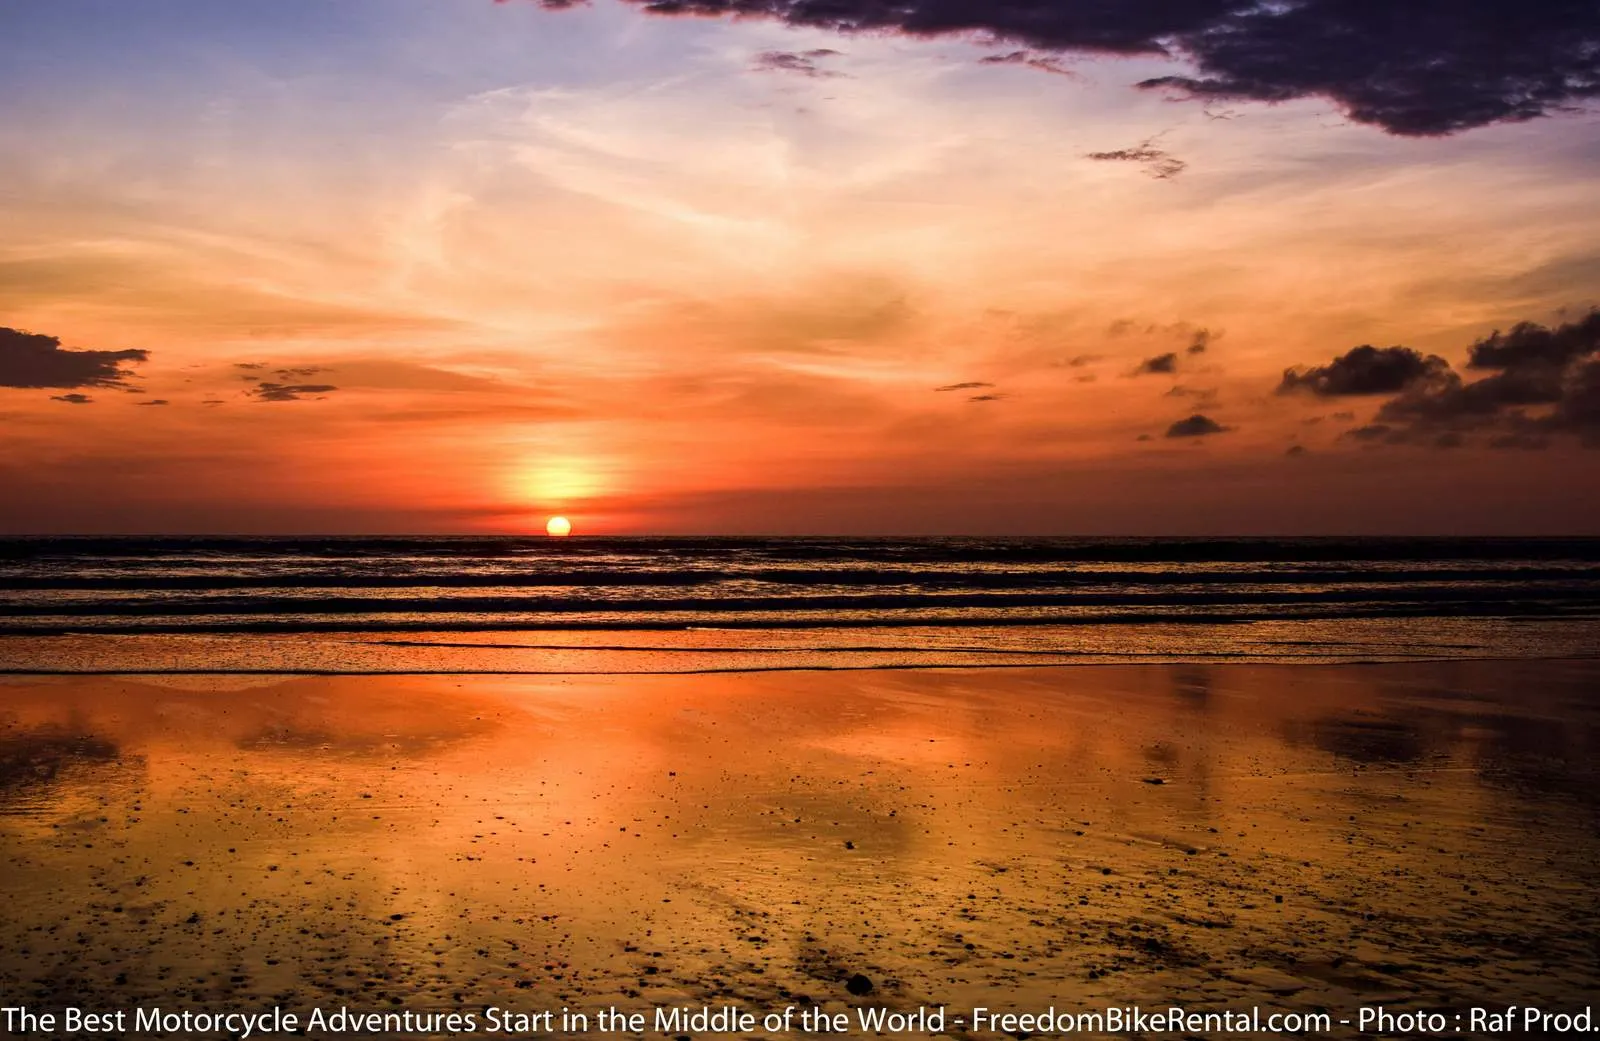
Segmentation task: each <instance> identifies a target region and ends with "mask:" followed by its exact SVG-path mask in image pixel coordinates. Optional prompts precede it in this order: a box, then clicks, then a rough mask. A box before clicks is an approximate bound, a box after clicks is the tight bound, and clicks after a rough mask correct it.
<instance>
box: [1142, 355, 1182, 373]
mask: <svg viewBox="0 0 1600 1041" xmlns="http://www.w3.org/2000/svg"><path fill="white" fill-rule="evenodd" d="M1177 371H1178V356H1177V355H1176V354H1174V353H1172V352H1170V351H1169V352H1168V353H1166V354H1158V355H1156V356H1155V357H1154V358H1146V359H1145V360H1144V361H1142V362H1140V363H1139V367H1138V368H1137V369H1134V370H1133V374H1134V375H1135V376H1147V375H1166V374H1168V373H1173V372H1177Z"/></svg>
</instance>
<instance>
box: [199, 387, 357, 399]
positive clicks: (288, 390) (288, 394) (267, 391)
mask: <svg viewBox="0 0 1600 1041" xmlns="http://www.w3.org/2000/svg"><path fill="white" fill-rule="evenodd" d="M338 389H339V388H338V387H334V386H330V385H329V384H326V383H288V384H286V383H263V384H261V385H260V386H259V387H254V388H252V389H251V390H250V391H249V394H250V395H251V396H253V397H254V398H255V399H256V400H258V401H304V400H305V396H306V395H308V394H316V395H322V394H331V393H333V392H334V391H336V390H338ZM207 404H210V402H207Z"/></svg>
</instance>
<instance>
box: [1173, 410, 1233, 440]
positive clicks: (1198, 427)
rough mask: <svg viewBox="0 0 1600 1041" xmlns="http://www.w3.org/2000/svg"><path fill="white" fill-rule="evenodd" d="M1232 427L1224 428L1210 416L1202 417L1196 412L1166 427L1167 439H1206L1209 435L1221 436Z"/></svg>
mask: <svg viewBox="0 0 1600 1041" xmlns="http://www.w3.org/2000/svg"><path fill="white" fill-rule="evenodd" d="M1232 429H1233V428H1232V427H1225V426H1223V425H1222V424H1220V423H1218V422H1217V421H1216V420H1214V419H1212V418H1211V417H1210V416H1202V415H1201V414H1200V413H1198V412H1196V413H1195V414H1194V415H1192V416H1190V417H1189V418H1188V419H1180V420H1178V421H1177V422H1176V423H1174V424H1172V425H1171V426H1170V427H1167V435H1166V436H1168V437H1206V436H1208V435H1211V434H1222V433H1226V432H1227V431H1229V430H1232Z"/></svg>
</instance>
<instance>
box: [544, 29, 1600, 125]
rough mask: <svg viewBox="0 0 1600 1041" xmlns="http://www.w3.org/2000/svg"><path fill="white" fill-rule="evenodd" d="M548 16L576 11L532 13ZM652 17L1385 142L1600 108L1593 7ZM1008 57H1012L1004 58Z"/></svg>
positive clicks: (1599, 37)
mask: <svg viewBox="0 0 1600 1041" xmlns="http://www.w3.org/2000/svg"><path fill="white" fill-rule="evenodd" d="M536 2H538V3H540V4H541V5H542V6H543V7H546V8H548V9H551V10H563V9H567V8H571V7H575V6H579V5H578V3H577V0H536ZM628 2H629V3H632V4H634V5H636V6H638V7H640V8H641V9H642V10H643V11H644V12H646V13H647V14H652V15H700V16H708V17H718V16H731V17H743V18H770V19H773V20H776V21H779V22H782V23H785V24H787V25H791V26H804V27H809V28H819V29H825V30H832V31H834V32H839V33H856V32H894V33H900V34H903V35H906V36H913V37H938V36H953V37H972V36H980V37H983V38H987V39H989V40H991V41H994V42H1000V43H1009V44H1012V45H1015V46H1020V47H1025V48H1028V49H1029V50H1035V51H1044V52H1046V53H1048V54H1069V53H1082V54H1109V55H1119V56H1139V57H1147V58H1148V57H1155V58H1168V59H1173V60H1184V61H1187V62H1188V63H1190V65H1191V66H1192V67H1193V72H1192V73H1180V74H1173V75H1166V76H1156V77H1152V78H1149V79H1145V80H1143V81H1141V82H1140V84H1139V86H1140V87H1142V88H1144V89H1147V90H1166V91H1169V92H1171V93H1172V94H1174V95H1175V96H1177V97H1179V98H1185V99H1195V100H1199V101H1201V102H1204V103H1211V102H1215V101H1256V102H1266V103H1276V102H1283V101H1291V100H1294V99H1297V98H1326V99H1327V100H1329V101H1331V102H1332V103H1333V104H1334V105H1336V106H1337V107H1338V108H1339V109H1340V110H1341V111H1343V112H1344V113H1345V114H1346V115H1347V116H1348V117H1349V118H1350V119H1351V120H1353V121H1355V122H1358V123H1364V124H1368V125H1371V126H1375V127H1378V128H1380V129H1382V130H1384V131H1385V132H1387V133H1390V134H1398V135H1406V136H1425V135H1443V134H1451V133H1455V132H1457V131H1460V130H1464V129H1468V128H1471V127H1479V126H1486V125H1488V124H1491V123H1501V122H1517V121H1522V120H1528V119H1534V118H1537V117H1539V116H1544V115H1548V114H1550V113H1554V112H1560V111H1564V110H1567V109H1570V108H1572V107H1575V106H1577V105H1580V104H1582V103H1584V102H1587V101H1592V100H1594V99H1595V98H1596V97H1600V5H1596V4H1594V3H1592V2H1591V0H1539V2H1533V3H1529V2H1522V0H1451V2H1447V0H1412V2H1405V3H1380V2H1373V0H1297V2H1289V3H1276V2H1275V3H1260V2H1256V0H1128V2H1124V3H1107V2H1100V3H1088V2H1076V0H1008V2H1007V3H995V2H994V0H902V2H897V3H885V2H883V0H826V2H821V0H628ZM1001 57H1005V58H1009V55H1001Z"/></svg>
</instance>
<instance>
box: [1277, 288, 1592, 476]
mask: <svg viewBox="0 0 1600 1041" xmlns="http://www.w3.org/2000/svg"><path fill="white" fill-rule="evenodd" d="M1356 350H1357V351H1361V350H1366V351H1373V350H1374V349H1373V348H1370V347H1369V348H1356ZM1385 350H1387V351H1389V352H1399V353H1391V354H1390V355H1388V357H1389V358H1391V359H1397V358H1398V359H1403V362H1399V363H1396V365H1397V368H1396V370H1395V371H1389V370H1383V372H1384V378H1383V379H1381V380H1380V379H1377V378H1373V379H1370V380H1368V381H1367V382H1364V383H1359V385H1360V386H1363V387H1371V386H1381V388H1382V391H1388V392H1390V393H1392V394H1393V396H1392V397H1391V398H1390V399H1389V400H1388V401H1386V402H1384V403H1383V405H1382V406H1381V407H1379V409H1378V412H1377V415H1376V416H1375V417H1374V419H1373V422H1372V423H1369V424H1367V425H1365V426H1361V427H1357V428H1355V429H1353V430H1348V431H1346V432H1345V433H1344V434H1343V435H1342V436H1343V437H1346V438H1349V439H1351V440H1355V441H1362V442H1367V443H1376V444H1395V445H1398V444H1423V445H1431V446H1433V447H1454V446H1456V445H1461V444H1465V443H1467V441H1468V439H1469V438H1471V437H1473V436H1474V435H1482V436H1484V437H1486V438H1487V439H1488V441H1487V443H1488V444H1489V446H1490V447H1492V448H1524V449H1527V448H1543V447H1546V446H1548V445H1549V444H1551V443H1552V439H1553V438H1554V437H1556V436H1558V435H1571V436H1576V437H1577V438H1578V439H1579V441H1580V442H1581V443H1583V444H1584V445H1586V446H1589V447H1600V311H1591V312H1590V313H1589V314H1588V315H1586V316H1585V317H1583V318H1580V319H1578V320H1576V321H1572V322H1566V323H1564V324H1561V325H1558V326H1556V327H1554V328H1549V327H1546V326H1543V325H1539V324H1536V323H1532V322H1523V323H1521V324H1519V325H1517V326H1515V327H1513V328H1512V329H1511V331H1510V332H1500V331H1498V330H1497V331H1496V332H1494V333H1493V334H1491V335H1489V336H1486V337H1484V338H1483V339H1481V340H1479V341H1477V342H1476V343H1474V344H1472V346H1471V347H1470V348H1469V349H1468V352H1467V358H1468V361H1467V366H1466V368H1467V370H1468V371H1473V372H1487V373H1489V375H1487V376H1484V377H1482V378H1481V379H1476V380H1472V381H1470V382H1469V381H1467V380H1465V379H1463V378H1462V375H1461V373H1459V372H1457V371H1455V370H1454V369H1453V368H1451V367H1450V365H1449V363H1448V362H1446V361H1444V360H1443V359H1441V358H1437V357H1435V356H1432V355H1430V356H1428V358H1427V359H1422V356H1421V355H1420V354H1418V353H1417V352H1416V351H1413V350H1410V349H1409V348H1404V347H1391V348H1386V349H1385ZM1354 353H1355V351H1351V352H1349V353H1347V354H1346V355H1344V357H1345V358H1349V357H1350V356H1351V355H1352V354H1354ZM1419 359H1422V361H1423V362H1425V363H1426V364H1425V365H1422V364H1421V363H1420V362H1419ZM1337 363H1338V359H1336V361H1335V364H1337ZM1419 366H1420V367H1419ZM1327 368H1332V366H1329V367H1327ZM1291 371H1293V370H1291ZM1310 371H1311V372H1316V371H1318V370H1310ZM1360 371H1361V372H1362V373H1363V374H1365V375H1371V372H1372V371H1373V370H1371V369H1362V370H1360ZM1288 379H1289V377H1288V375H1287V374H1286V375H1285V381H1286V382H1288ZM1283 389H1284V388H1283V387H1282V386H1280V388H1279V390H1280V392H1281V391H1282V390H1283ZM1313 389H1314V390H1315V388H1314V387H1313ZM1382 391H1377V390H1370V391H1369V390H1353V391H1346V393H1379V392H1382ZM1318 393H1324V392H1321V391H1318Z"/></svg>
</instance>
